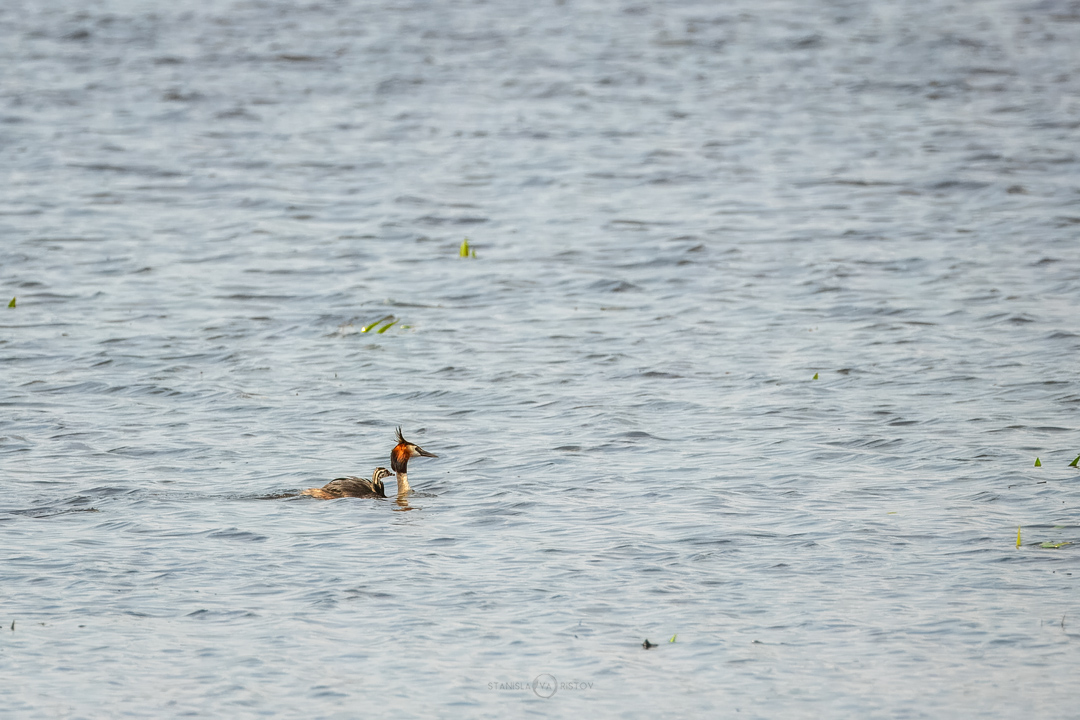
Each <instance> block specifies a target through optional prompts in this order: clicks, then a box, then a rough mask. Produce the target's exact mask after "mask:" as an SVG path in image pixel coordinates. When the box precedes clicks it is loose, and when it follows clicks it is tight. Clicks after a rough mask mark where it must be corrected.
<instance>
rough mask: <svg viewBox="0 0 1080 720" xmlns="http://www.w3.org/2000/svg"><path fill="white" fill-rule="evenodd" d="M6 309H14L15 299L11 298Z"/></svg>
mask: <svg viewBox="0 0 1080 720" xmlns="http://www.w3.org/2000/svg"><path fill="white" fill-rule="evenodd" d="M7 306H8V307H15V298H11V302H9V303H8V304H7Z"/></svg>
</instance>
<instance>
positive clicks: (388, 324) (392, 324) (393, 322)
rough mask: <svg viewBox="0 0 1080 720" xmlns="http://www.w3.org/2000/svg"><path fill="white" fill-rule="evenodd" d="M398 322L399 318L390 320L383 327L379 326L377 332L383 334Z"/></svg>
mask: <svg viewBox="0 0 1080 720" xmlns="http://www.w3.org/2000/svg"><path fill="white" fill-rule="evenodd" d="M396 323H397V320H391V321H390V322H388V323H386V324H385V325H383V326H382V327H381V328H379V329H378V331H377V332H376V334H378V335H382V334H383V333H384V332H386V331H387V330H389V329H390V328H391V327H393V326H394V325H395V324H396Z"/></svg>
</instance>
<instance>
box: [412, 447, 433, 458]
mask: <svg viewBox="0 0 1080 720" xmlns="http://www.w3.org/2000/svg"><path fill="white" fill-rule="evenodd" d="M414 447H416V452H418V453H420V454H421V455H422V456H424V457H439V456H438V455H436V454H435V453H429V452H428V451H427V450H425V449H424V448H422V447H420V446H419V445H416V446H414Z"/></svg>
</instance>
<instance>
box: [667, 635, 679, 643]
mask: <svg viewBox="0 0 1080 720" xmlns="http://www.w3.org/2000/svg"><path fill="white" fill-rule="evenodd" d="M677 637H679V633H675V634H674V635H672V636H671V639H670V640H668V642H675V638H677Z"/></svg>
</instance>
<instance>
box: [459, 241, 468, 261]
mask: <svg viewBox="0 0 1080 720" xmlns="http://www.w3.org/2000/svg"><path fill="white" fill-rule="evenodd" d="M458 257H469V238H465V239H464V240H462V241H461V250H460V251H459V252H458Z"/></svg>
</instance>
